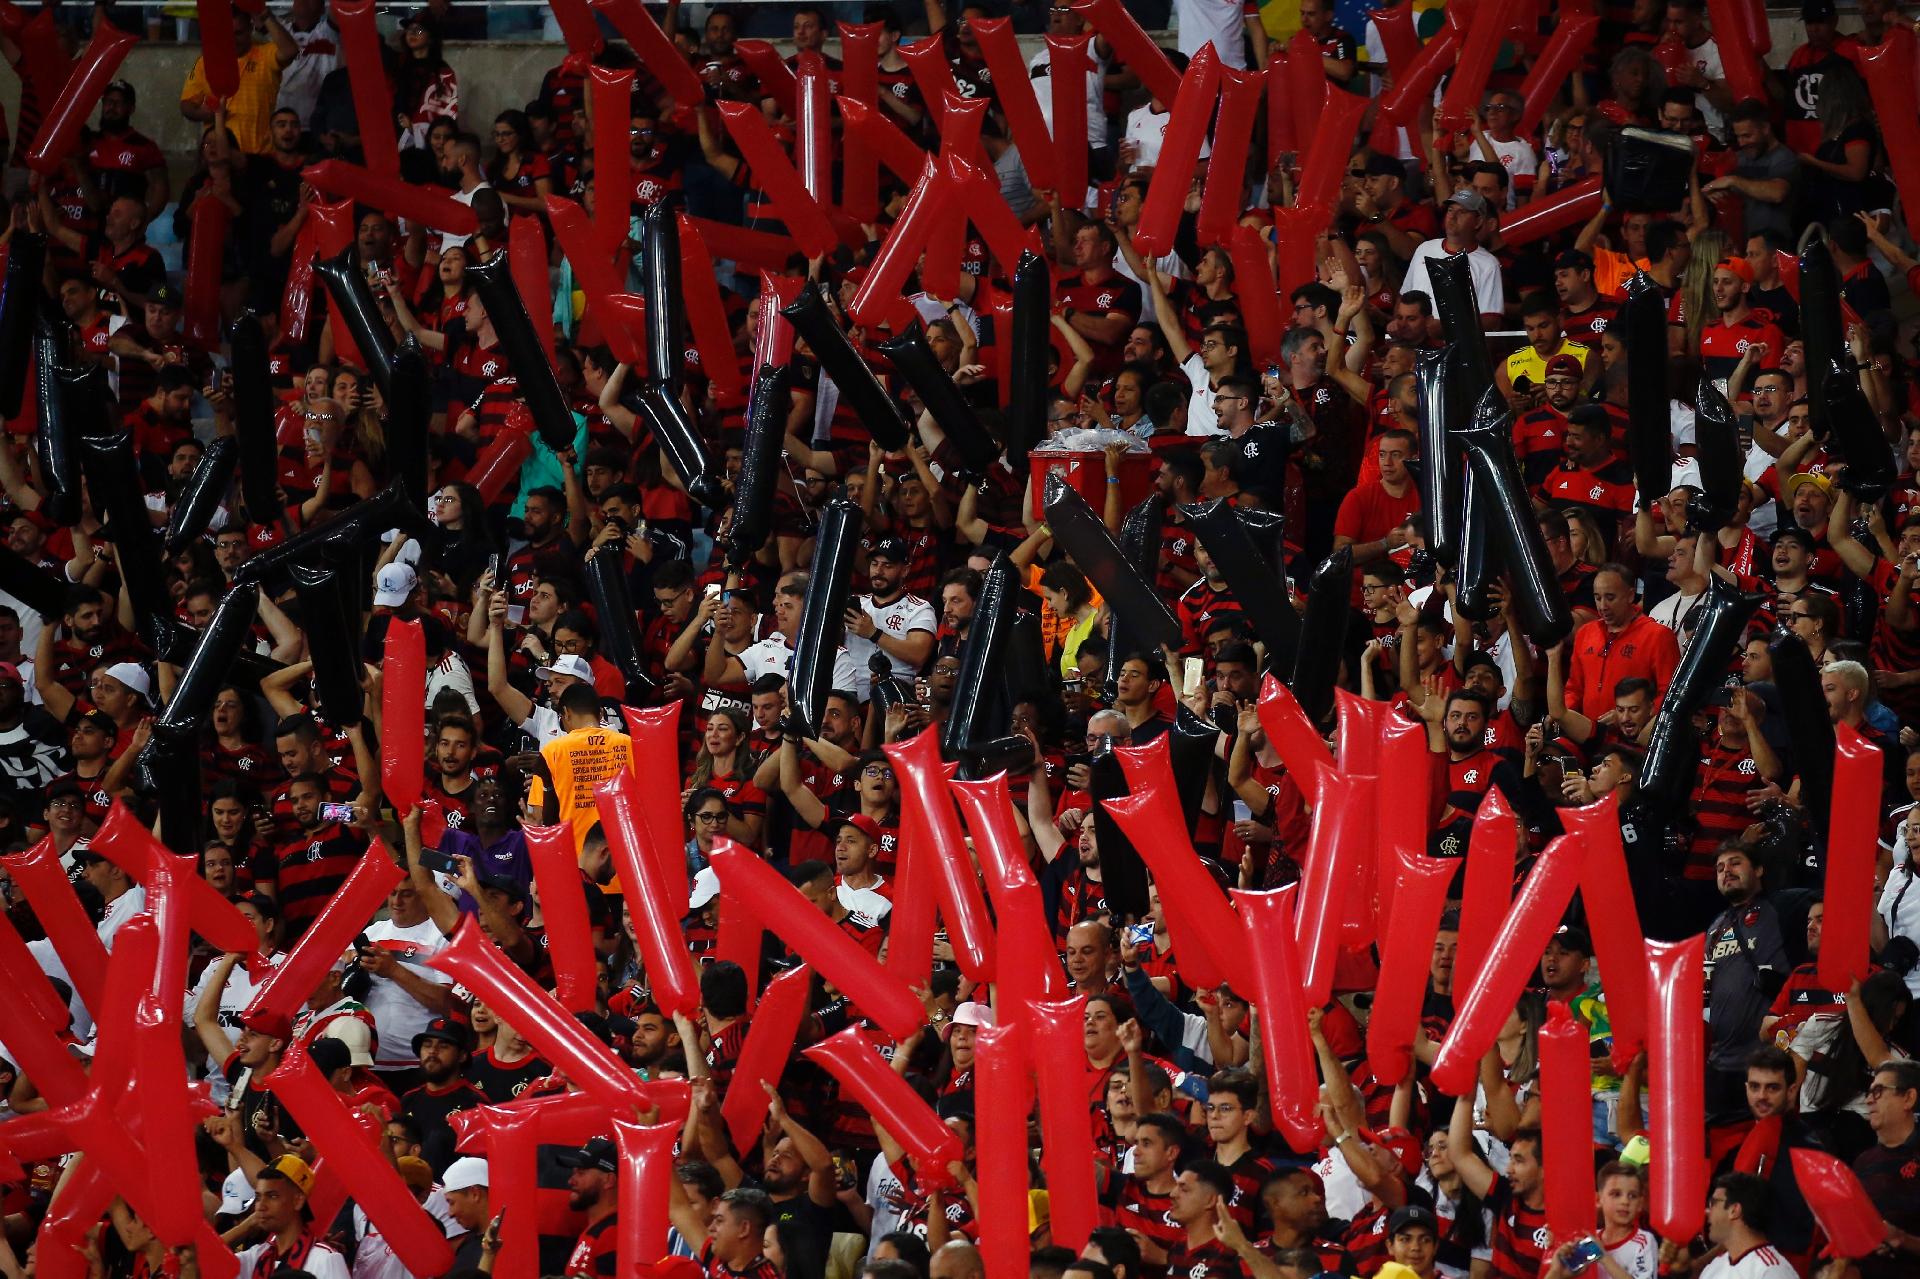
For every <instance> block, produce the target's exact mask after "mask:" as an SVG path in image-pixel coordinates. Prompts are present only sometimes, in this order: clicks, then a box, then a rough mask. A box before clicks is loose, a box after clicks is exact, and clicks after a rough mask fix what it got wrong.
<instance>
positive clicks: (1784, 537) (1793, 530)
mask: <svg viewBox="0 0 1920 1279" xmlns="http://www.w3.org/2000/svg"><path fill="white" fill-rule="evenodd" d="M1782 542H1798V543H1800V545H1802V546H1804V547H1806V548H1807V554H1809V555H1812V554H1814V553H1815V552H1816V551H1818V550H1819V549H1820V544H1819V543H1818V542H1816V541H1814V540H1813V534H1811V533H1809V532H1807V530H1805V529H1803V528H1801V527H1800V526H1799V525H1798V524H1790V525H1788V526H1787V527H1786V528H1783V529H1781V530H1780V531H1779V532H1778V533H1775V534H1774V535H1773V544H1774V545H1775V546H1778V545H1780V543H1782Z"/></svg>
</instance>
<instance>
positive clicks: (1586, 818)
mask: <svg viewBox="0 0 1920 1279" xmlns="http://www.w3.org/2000/svg"><path fill="white" fill-rule="evenodd" d="M1560 823H1561V825H1562V826H1564V827H1565V828H1566V830H1567V833H1568V834H1570V835H1572V836H1573V837H1574V838H1575V839H1578V840H1579V841H1580V842H1581V843H1583V844H1585V845H1586V848H1587V856H1586V861H1585V863H1584V864H1583V865H1582V867H1581V870H1580V899H1581V901H1583V902H1584V903H1586V908H1587V926H1588V928H1589V929H1591V930H1592V933H1593V948H1594V955H1595V957H1596V958H1598V960H1599V961H1600V974H1601V981H1602V983H1603V984H1604V985H1605V987H1606V994H1607V1020H1608V1022H1609V1024H1610V1025H1611V1026H1612V1027H1613V1065H1614V1069H1615V1070H1617V1071H1622V1072H1624V1071H1625V1070H1626V1068H1627V1065H1628V1064H1629V1063H1630V1062H1632V1061H1633V1059H1634V1058H1635V1057H1637V1056H1638V1055H1639V1054H1640V1050H1641V1049H1643V1048H1645V1047H1646V1046H1647V949H1646V935H1645V934H1644V933H1643V932H1641V930H1640V912H1639V911H1638V910H1636V909H1635V908H1634V904H1633V885H1632V883H1631V882H1630V881H1629V880H1628V878H1627V855H1626V851H1625V849H1624V848H1622V847H1621V844H1620V818H1619V816H1618V815H1617V813H1616V812H1615V808H1614V801H1613V798H1612V797H1611V796H1609V797H1608V798H1607V799H1605V800H1602V801H1601V802H1600V803H1598V804H1588V805H1586V806H1585V807H1582V808H1563V809H1561V810H1560Z"/></svg>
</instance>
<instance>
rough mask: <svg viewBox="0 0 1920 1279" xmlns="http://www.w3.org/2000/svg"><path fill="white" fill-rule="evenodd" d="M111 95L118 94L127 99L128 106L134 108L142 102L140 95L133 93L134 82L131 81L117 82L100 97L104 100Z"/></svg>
mask: <svg viewBox="0 0 1920 1279" xmlns="http://www.w3.org/2000/svg"><path fill="white" fill-rule="evenodd" d="M109 93H118V94H120V95H121V96H123V97H125V98H126V100H127V105H128V106H132V105H133V104H134V103H136V102H138V101H139V100H140V95H139V94H137V93H135V92H134V91H133V81H131V80H115V81H114V82H113V83H112V84H110V85H108V86H107V87H106V88H105V89H103V90H102V91H101V93H100V96H101V97H103V98H104V97H106V96H107V94H109Z"/></svg>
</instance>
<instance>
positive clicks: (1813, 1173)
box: [1793, 1146, 1887, 1257]
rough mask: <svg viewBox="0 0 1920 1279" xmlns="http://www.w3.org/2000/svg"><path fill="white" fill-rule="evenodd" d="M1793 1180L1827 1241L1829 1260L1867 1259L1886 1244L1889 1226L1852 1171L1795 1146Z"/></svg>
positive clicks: (1821, 1153)
mask: <svg viewBox="0 0 1920 1279" xmlns="http://www.w3.org/2000/svg"><path fill="white" fill-rule="evenodd" d="M1793 1179H1794V1181H1795V1182H1796V1183H1798V1184H1799V1186H1800V1193H1801V1194H1802V1195H1804V1196H1806V1200H1807V1207H1809V1208H1811V1209H1813V1219H1814V1220H1815V1221H1817V1222H1819V1223H1820V1231H1821V1233H1822V1234H1824V1235H1826V1237H1827V1248H1826V1252H1827V1255H1828V1256H1830V1257H1864V1256H1866V1255H1867V1254H1868V1253H1871V1252H1875V1251H1877V1250H1878V1249H1879V1248H1880V1246H1881V1245H1882V1244H1884V1243H1886V1241H1887V1223H1886V1220H1885V1219H1884V1218H1882V1217H1881V1215H1880V1209H1878V1208H1877V1207H1875V1206H1874V1202H1873V1200H1872V1199H1870V1198H1869V1197H1868V1196H1867V1189H1866V1187H1865V1186H1862V1185H1861V1184H1860V1178H1858V1177H1856V1176H1854V1174H1853V1169H1851V1168H1849V1167H1847V1165H1846V1164H1845V1163H1843V1162H1842V1161H1840V1160H1839V1159H1836V1158H1834V1157H1833V1156H1832V1155H1829V1154H1827V1153H1826V1152H1825V1151H1821V1150H1811V1149H1809V1148H1807V1147H1805V1146H1796V1147H1795V1148H1794V1150H1793Z"/></svg>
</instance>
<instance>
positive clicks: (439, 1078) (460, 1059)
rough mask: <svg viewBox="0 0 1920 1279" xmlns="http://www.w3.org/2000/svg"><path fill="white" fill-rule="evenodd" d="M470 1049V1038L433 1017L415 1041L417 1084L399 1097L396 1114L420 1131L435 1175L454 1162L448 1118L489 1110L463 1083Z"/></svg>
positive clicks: (447, 1021)
mask: <svg viewBox="0 0 1920 1279" xmlns="http://www.w3.org/2000/svg"><path fill="white" fill-rule="evenodd" d="M472 1047H473V1032H471V1031H469V1030H468V1029H467V1028H466V1027H465V1026H463V1025H461V1024H460V1023H459V1022H457V1021H452V1020H450V1019H448V1018H446V1017H435V1018H434V1019H433V1020H431V1021H429V1022H428V1023H427V1025H426V1029H424V1030H422V1031H421V1032H420V1033H419V1034H417V1035H415V1036H414V1037H413V1053H414V1057H415V1059H416V1060H417V1061H418V1062H419V1063H420V1081H421V1082H420V1086H419V1087H417V1088H414V1089H412V1090H411V1091H409V1092H408V1093H406V1094H405V1095H404V1096H403V1097H401V1099H400V1112H401V1113H402V1114H404V1115H405V1116H406V1117H407V1118H408V1119H410V1120H412V1121H413V1123H414V1125H415V1126H416V1127H417V1128H418V1129H419V1130H420V1134H421V1150H420V1154H421V1157H422V1158H423V1159H425V1160H426V1161H427V1162H428V1163H430V1164H432V1165H433V1170H434V1172H435V1173H443V1172H445V1171H446V1170H447V1168H448V1166H449V1165H451V1164H452V1163H453V1161H454V1159H455V1158H457V1155H456V1154H455V1152H454V1149H453V1143H454V1134H453V1127H452V1125H450V1124H449V1123H448V1122H447V1116H448V1115H451V1114H453V1113H454V1112H455V1111H459V1110H471V1109H473V1108H474V1107H475V1106H484V1105H486V1104H487V1098H486V1095H485V1094H484V1093H482V1092H481V1091H480V1090H479V1089H478V1088H475V1087H474V1086H473V1084H472V1083H470V1082H468V1080H467V1078H466V1073H465V1072H466V1068H467V1056H468V1054H469V1053H470V1052H471V1051H472Z"/></svg>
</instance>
